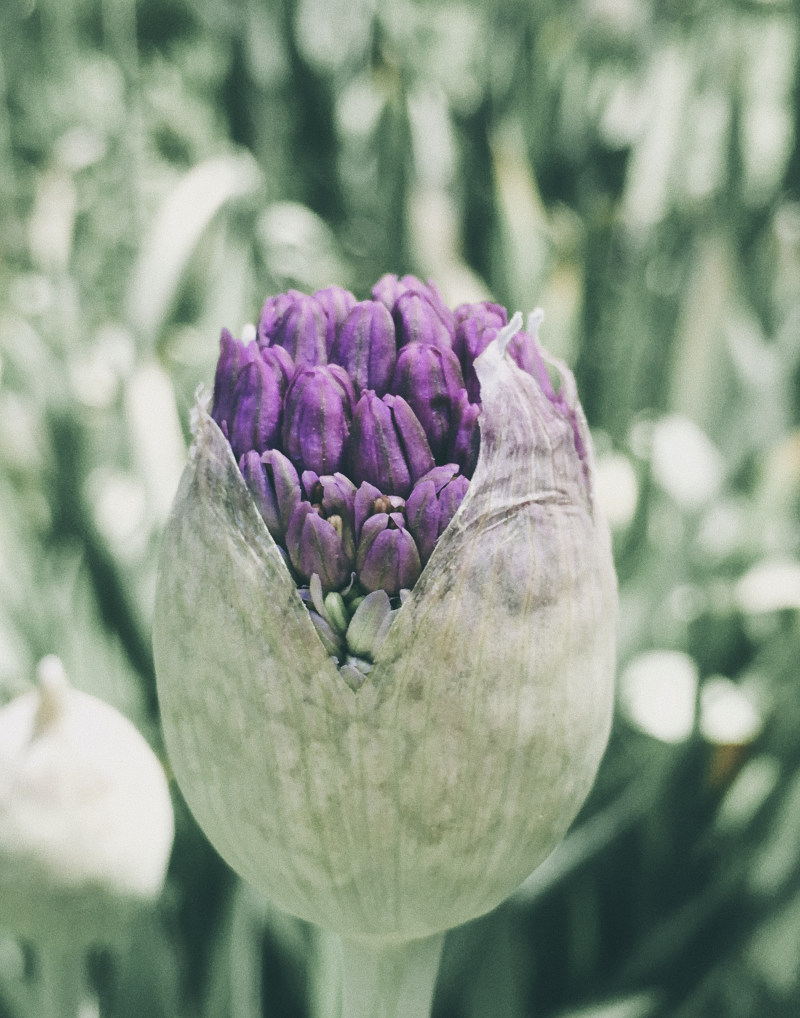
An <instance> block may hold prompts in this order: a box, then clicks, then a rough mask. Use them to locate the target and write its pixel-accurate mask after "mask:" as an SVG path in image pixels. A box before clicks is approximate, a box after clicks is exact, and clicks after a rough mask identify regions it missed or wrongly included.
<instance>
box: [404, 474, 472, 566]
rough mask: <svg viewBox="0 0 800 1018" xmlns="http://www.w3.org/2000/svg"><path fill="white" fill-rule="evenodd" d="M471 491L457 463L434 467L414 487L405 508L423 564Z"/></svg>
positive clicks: (409, 526) (409, 527)
mask: <svg viewBox="0 0 800 1018" xmlns="http://www.w3.org/2000/svg"><path fill="white" fill-rule="evenodd" d="M468 488H469V481H468V480H467V478H466V477H465V476H464V475H463V474H460V473H458V467H457V466H456V465H455V464H454V463H451V464H450V465H448V466H445V467H434V468H433V470H431V471H429V473H427V474H425V476H424V477H421V478H420V479H419V481H417V483H416V484H415V485H414V490H413V491H412V492H411V494H410V495H409V497H408V500H407V502H406V506H405V510H406V519H407V521H408V529H409V530H410V531H411V533H412V535H413V537H414V540H415V542H416V545H417V549H418V551H419V556H420V559H421V560H422V564H423V565H424V564H425V563H426V562H427V561H428V559H429V558H430V556H431V552H432V551H433V549H434V546H435V544H436V542H437V541H438V540H439V538H440V537H441V535H442V534H443V533H444V532H445V530H446V529H447V527H448V526H449V524H450V520H452V518H453V517H454V516H455V514H456V510H457V509H458V507H459V506H460V505H461V502H462V501H463V499H464V495H465V494H466V493H467V489H468Z"/></svg>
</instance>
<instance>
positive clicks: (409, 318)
mask: <svg viewBox="0 0 800 1018" xmlns="http://www.w3.org/2000/svg"><path fill="white" fill-rule="evenodd" d="M392 317H393V318H394V323H395V327H396V329H397V346H398V348H399V347H402V346H405V344H406V343H430V345H431V346H439V347H441V348H442V349H443V350H449V349H450V348H451V347H452V345H453V333H452V331H451V329H450V328H449V327H448V325H447V324H446V323H445V322H444V321H442V318H441V316H440V315H439V314H438V312H437V310H436V307H435V305H434V303H433V302H432V301H431V300H430V299H429V298H428V296H427V295H425V294H422V293H418V292H417V291H416V290H409V291H407V292H406V293H403V294H401V295H400V296H399V297H398V298H397V300H396V302H395V305H394V310H393V311H392Z"/></svg>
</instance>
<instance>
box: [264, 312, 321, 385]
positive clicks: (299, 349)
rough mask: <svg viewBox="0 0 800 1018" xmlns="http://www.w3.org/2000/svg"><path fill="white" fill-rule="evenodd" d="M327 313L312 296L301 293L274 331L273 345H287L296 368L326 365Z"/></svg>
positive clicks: (276, 324) (277, 323)
mask: <svg viewBox="0 0 800 1018" xmlns="http://www.w3.org/2000/svg"><path fill="white" fill-rule="evenodd" d="M327 332H328V316H327V315H326V314H325V311H324V310H323V308H322V306H321V305H320V304H318V303H317V301H316V300H314V298H313V297H307V296H306V295H305V294H298V295H297V296H296V297H295V298H294V300H293V301H292V303H291V304H290V305H289V307H288V308H287V309H286V311H285V312H284V313H283V315H282V316H281V318H280V319H279V320H278V321H277V322H276V323H275V326H274V328H273V330H272V342H271V344H270V345H272V346H282V347H284V348H285V349H286V350H287V351H288V352H289V354H290V355H291V357H292V360H293V361H294V363H295V366H296V367H298V368H299V367H307V366H309V365H314V364H327V361H328V353H327V349H326V345H325V344H326V336H327Z"/></svg>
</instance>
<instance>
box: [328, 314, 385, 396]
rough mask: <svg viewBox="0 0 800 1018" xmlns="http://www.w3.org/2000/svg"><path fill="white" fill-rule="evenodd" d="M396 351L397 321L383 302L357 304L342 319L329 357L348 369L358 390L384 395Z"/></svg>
mask: <svg viewBox="0 0 800 1018" xmlns="http://www.w3.org/2000/svg"><path fill="white" fill-rule="evenodd" d="M396 357H397V350H396V347H395V335H394V322H393V321H392V316H391V315H390V314H389V312H388V311H387V310H386V308H385V307H384V305H383V304H381V303H380V301H374V300H365V301H361V302H360V303H359V304H356V305H354V307H353V308H352V309H351V311H350V313H349V314H348V315H347V317H346V318H345V320H344V321H343V322H342V324H341V326H340V328H339V331H338V332H337V335H336V339H335V341H334V343H333V346H332V347H331V351H330V359H331V360H332V361H335V363H336V364H341V366H342V367H343V368H344V369H345V370H346V371H347V373H348V374H349V375H350V377H351V378H352V379H353V381H354V382H355V383H356V389H357V390H358V391H359V392H361V390H362V389H372V390H373V391H374V392H375V393H377V394H378V395H379V396H382V395H383V394H384V393H385V392H386V390H387V389H388V388H389V381H390V380H391V377H392V370H393V369H394V365H395V359H396Z"/></svg>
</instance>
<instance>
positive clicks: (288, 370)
mask: <svg viewBox="0 0 800 1018" xmlns="http://www.w3.org/2000/svg"><path fill="white" fill-rule="evenodd" d="M261 360H262V361H263V362H264V363H265V364H266V365H268V366H269V367H270V368H272V370H273V371H274V372H275V377H276V378H277V379H278V384H279V386H280V390H281V395H284V393H285V392H286V389H287V386H288V385H289V382H291V380H292V378H293V377H294V361H293V360H292V358H291V354H290V353H289V351H288V350H285V349H284V348H283V347H282V346H265V347H262V349H261Z"/></svg>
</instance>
